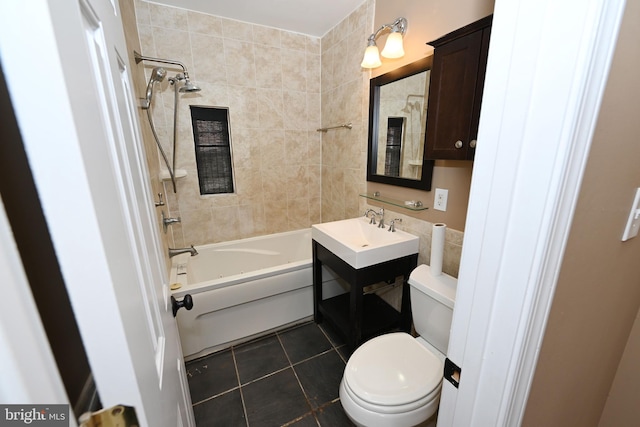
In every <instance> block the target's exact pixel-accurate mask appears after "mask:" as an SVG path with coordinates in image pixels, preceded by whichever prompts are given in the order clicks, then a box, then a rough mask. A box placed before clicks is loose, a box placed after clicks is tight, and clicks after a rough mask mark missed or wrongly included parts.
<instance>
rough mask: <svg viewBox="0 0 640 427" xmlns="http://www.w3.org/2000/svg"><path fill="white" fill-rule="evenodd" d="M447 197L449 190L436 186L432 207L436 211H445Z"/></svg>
mask: <svg viewBox="0 0 640 427" xmlns="http://www.w3.org/2000/svg"><path fill="white" fill-rule="evenodd" d="M448 197H449V190H443V189H442V188H436V194H435V196H434V197H433V209H435V210H437V211H446V210H447V198H448Z"/></svg>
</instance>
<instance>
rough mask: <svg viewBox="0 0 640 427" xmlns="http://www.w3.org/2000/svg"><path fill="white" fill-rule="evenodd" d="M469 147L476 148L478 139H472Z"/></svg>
mask: <svg viewBox="0 0 640 427" xmlns="http://www.w3.org/2000/svg"><path fill="white" fill-rule="evenodd" d="M469 147H471V148H476V140H475V139H472V140H471V142H469Z"/></svg>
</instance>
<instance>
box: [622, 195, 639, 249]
mask: <svg viewBox="0 0 640 427" xmlns="http://www.w3.org/2000/svg"><path fill="white" fill-rule="evenodd" d="M638 229H640V188H636V197H635V198H634V199H633V205H631V212H629V219H627V226H626V227H625V228H624V233H622V241H623V242H626V241H627V240H629V239H631V238H633V237H636V236H637V235H638Z"/></svg>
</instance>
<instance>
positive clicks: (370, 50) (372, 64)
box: [360, 44, 382, 68]
mask: <svg viewBox="0 0 640 427" xmlns="http://www.w3.org/2000/svg"><path fill="white" fill-rule="evenodd" d="M381 65H382V61H380V53H379V52H378V46H376V45H375V44H373V45H371V46H367V49H366V50H365V51H364V58H362V64H360V66H361V67H362V68H377V67H379V66H381Z"/></svg>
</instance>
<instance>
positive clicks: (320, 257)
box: [313, 240, 418, 350]
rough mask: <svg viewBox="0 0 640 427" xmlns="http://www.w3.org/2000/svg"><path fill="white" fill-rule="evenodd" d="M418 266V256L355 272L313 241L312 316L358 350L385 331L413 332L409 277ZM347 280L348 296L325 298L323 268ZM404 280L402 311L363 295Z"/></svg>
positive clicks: (377, 297) (372, 294)
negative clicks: (379, 285)
mask: <svg viewBox="0 0 640 427" xmlns="http://www.w3.org/2000/svg"><path fill="white" fill-rule="evenodd" d="M417 264H418V254H417V253H416V254H412V255H407V256H404V257H401V258H397V259H394V260H391V261H386V262H382V263H380V264H375V265H371V266H369V267H364V268H359V269H356V268H354V267H352V266H351V265H349V264H348V263H347V262H345V261H344V260H342V259H341V258H339V257H338V256H336V255H335V254H333V252H331V251H329V250H328V249H327V248H325V247H324V246H322V245H321V244H319V243H318V242H316V241H315V240H313V289H314V292H313V315H314V320H315V322H316V323H322V321H323V320H326V321H327V322H328V323H329V324H330V325H331V326H332V327H333V328H334V329H335V331H336V332H337V333H339V334H340V335H342V338H343V339H344V340H345V342H346V343H347V345H348V346H349V347H350V348H351V349H352V350H355V348H356V347H358V346H359V345H360V344H362V343H363V342H364V341H366V340H367V339H369V338H371V337H374V336H376V335H380V334H382V333H385V332H389V331H392V330H396V329H400V330H402V331H405V332H409V331H410V329H411V304H410V300H409V284H408V283H407V281H408V280H409V275H410V274H411V272H412V271H413V270H414V269H415V268H416V266H417ZM323 265H326V266H327V267H329V268H330V269H331V270H333V271H334V272H335V273H336V274H337V275H338V276H340V277H341V278H342V279H344V280H345V281H346V282H347V283H349V285H350V286H351V289H350V291H349V292H347V293H346V294H342V295H338V296H336V297H332V298H328V299H323V297H322V266H323ZM398 276H402V277H403V285H402V286H403V287H402V304H401V311H400V312H398V311H397V310H395V309H394V308H393V307H391V306H390V305H389V304H387V302H385V301H384V300H383V299H382V298H380V297H379V296H378V295H376V294H374V293H370V294H366V295H363V288H364V287H365V286H369V285H373V284H375V283H379V282H383V281H395V279H396V277H398Z"/></svg>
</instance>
